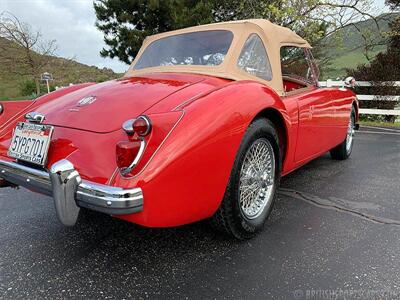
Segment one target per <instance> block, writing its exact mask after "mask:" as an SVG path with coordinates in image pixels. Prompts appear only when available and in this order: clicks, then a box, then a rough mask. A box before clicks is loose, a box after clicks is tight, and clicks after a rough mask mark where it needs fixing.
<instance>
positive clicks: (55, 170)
mask: <svg viewBox="0 0 400 300" xmlns="http://www.w3.org/2000/svg"><path fill="white" fill-rule="evenodd" d="M0 178H3V179H4V180H6V181H7V182H10V183H12V184H15V185H19V186H23V187H26V188H28V189H30V190H33V191H36V192H39V193H42V194H45V195H48V196H52V197H53V198H54V204H55V207H56V211H57V216H58V218H59V219H60V221H61V222H62V223H63V224H64V225H67V226H72V225H74V224H75V222H76V220H77V217H78V213H79V207H85V208H89V209H92V210H96V211H100V212H103V213H107V214H113V215H124V214H131V213H135V212H140V211H142V209H143V193H142V190H141V189H140V188H133V189H122V188H119V187H112V186H108V185H103V184H98V183H94V182H90V181H87V180H82V179H81V177H80V175H79V173H78V171H76V170H75V168H74V166H73V165H72V163H71V162H69V161H68V160H66V159H63V160H60V161H58V162H56V163H55V164H53V165H52V166H51V168H50V170H49V171H48V172H46V171H41V170H37V169H34V168H30V167H27V166H24V165H20V164H18V163H15V162H8V161H3V160H0Z"/></svg>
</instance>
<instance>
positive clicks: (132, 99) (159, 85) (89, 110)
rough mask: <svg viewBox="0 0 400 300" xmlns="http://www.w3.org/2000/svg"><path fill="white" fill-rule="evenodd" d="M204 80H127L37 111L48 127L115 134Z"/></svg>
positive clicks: (85, 90)
mask: <svg viewBox="0 0 400 300" xmlns="http://www.w3.org/2000/svg"><path fill="white" fill-rule="evenodd" d="M203 80H204V77H202V76H196V75H179V74H177V75H175V76H171V75H169V76H168V75H167V74H157V75H149V76H144V77H130V78H123V79H118V80H113V81H108V82H104V83H100V84H96V85H92V86H89V87H86V88H82V89H80V90H77V91H75V92H72V93H69V94H66V95H64V96H61V97H59V98H57V99H55V100H52V101H50V102H48V103H45V104H43V105H39V106H37V107H36V108H35V109H34V110H35V111H36V112H39V113H41V114H44V115H45V121H44V123H45V124H50V125H54V126H62V127H68V128H75V129H81V130H86V131H92V132H99V133H105V132H111V131H114V130H117V129H119V128H121V125H122V123H123V122H124V121H126V120H128V119H132V118H135V117H137V116H139V115H140V114H142V113H143V112H145V111H146V110H148V109H149V108H150V107H152V106H153V105H155V104H157V103H158V102H160V101H162V100H163V99H166V98H167V97H168V96H170V95H172V94H174V93H176V92H178V91H180V90H183V89H185V88H187V87H188V86H191V85H193V84H196V83H198V82H200V81H203ZM185 100H187V99H182V101H185Z"/></svg>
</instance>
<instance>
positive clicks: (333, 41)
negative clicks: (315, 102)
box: [320, 13, 400, 79]
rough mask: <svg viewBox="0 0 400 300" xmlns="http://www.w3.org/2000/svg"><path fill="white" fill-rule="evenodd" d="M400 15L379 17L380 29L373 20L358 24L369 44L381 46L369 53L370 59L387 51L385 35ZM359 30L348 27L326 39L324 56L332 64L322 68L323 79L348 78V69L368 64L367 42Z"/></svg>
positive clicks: (393, 14)
mask: <svg viewBox="0 0 400 300" xmlns="http://www.w3.org/2000/svg"><path fill="white" fill-rule="evenodd" d="M399 15H400V14H398V13H397V14H396V13H392V14H384V15H381V16H379V17H378V18H377V23H378V25H379V28H378V27H377V26H376V23H375V21H374V20H371V19H370V20H366V21H362V22H358V23H356V26H357V28H358V29H359V30H360V31H361V32H363V33H364V35H365V36H366V37H367V38H368V41H369V42H372V43H373V44H381V45H376V46H374V47H373V48H372V49H370V50H369V51H368V55H369V56H370V58H373V57H375V55H376V54H378V53H379V52H381V51H384V50H385V49H386V46H385V34H386V33H387V32H388V31H389V23H390V22H391V21H393V20H394V19H395V18H396V17H398V16H399ZM357 28H356V27H355V26H348V27H345V28H343V29H341V30H339V31H337V32H335V33H334V34H332V35H330V36H328V37H327V38H326V40H325V42H326V44H327V45H328V46H327V47H326V49H327V50H326V51H325V53H324V56H325V57H328V58H329V59H330V63H329V65H322V66H320V67H321V69H322V71H323V72H322V79H328V78H330V79H335V78H337V77H339V78H342V77H344V76H346V71H345V69H346V68H355V67H356V66H357V65H359V64H363V63H368V60H367V58H366V56H365V55H364V45H365V42H364V40H363V37H362V35H361V34H360V33H359V32H358V30H357Z"/></svg>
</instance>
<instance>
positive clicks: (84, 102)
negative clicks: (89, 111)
mask: <svg viewBox="0 0 400 300" xmlns="http://www.w3.org/2000/svg"><path fill="white" fill-rule="evenodd" d="M94 101H96V96H87V97H85V98H82V99H81V100H79V101H78V106H79V107H80V106H85V105H89V104H92V103H93V102H94Z"/></svg>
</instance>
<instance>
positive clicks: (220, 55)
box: [133, 30, 233, 70]
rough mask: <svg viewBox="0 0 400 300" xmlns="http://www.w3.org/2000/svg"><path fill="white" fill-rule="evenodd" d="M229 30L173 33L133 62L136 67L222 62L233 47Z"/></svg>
mask: <svg viewBox="0 0 400 300" xmlns="http://www.w3.org/2000/svg"><path fill="white" fill-rule="evenodd" d="M232 39H233V33H232V32H231V31H229V30H208V31H198V32H190V33H184V34H179V35H173V36H169V37H166V38H162V39H159V40H156V41H154V42H152V43H151V44H150V45H149V46H148V47H147V48H146V49H145V50H144V52H143V54H142V55H141V56H140V58H139V60H138V61H137V63H136V64H135V65H134V67H133V69H134V70H140V69H144V68H151V67H158V66H172V65H203V66H218V65H220V64H222V62H223V61H224V59H225V56H226V54H227V53H228V50H229V48H230V46H231V43H232Z"/></svg>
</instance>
